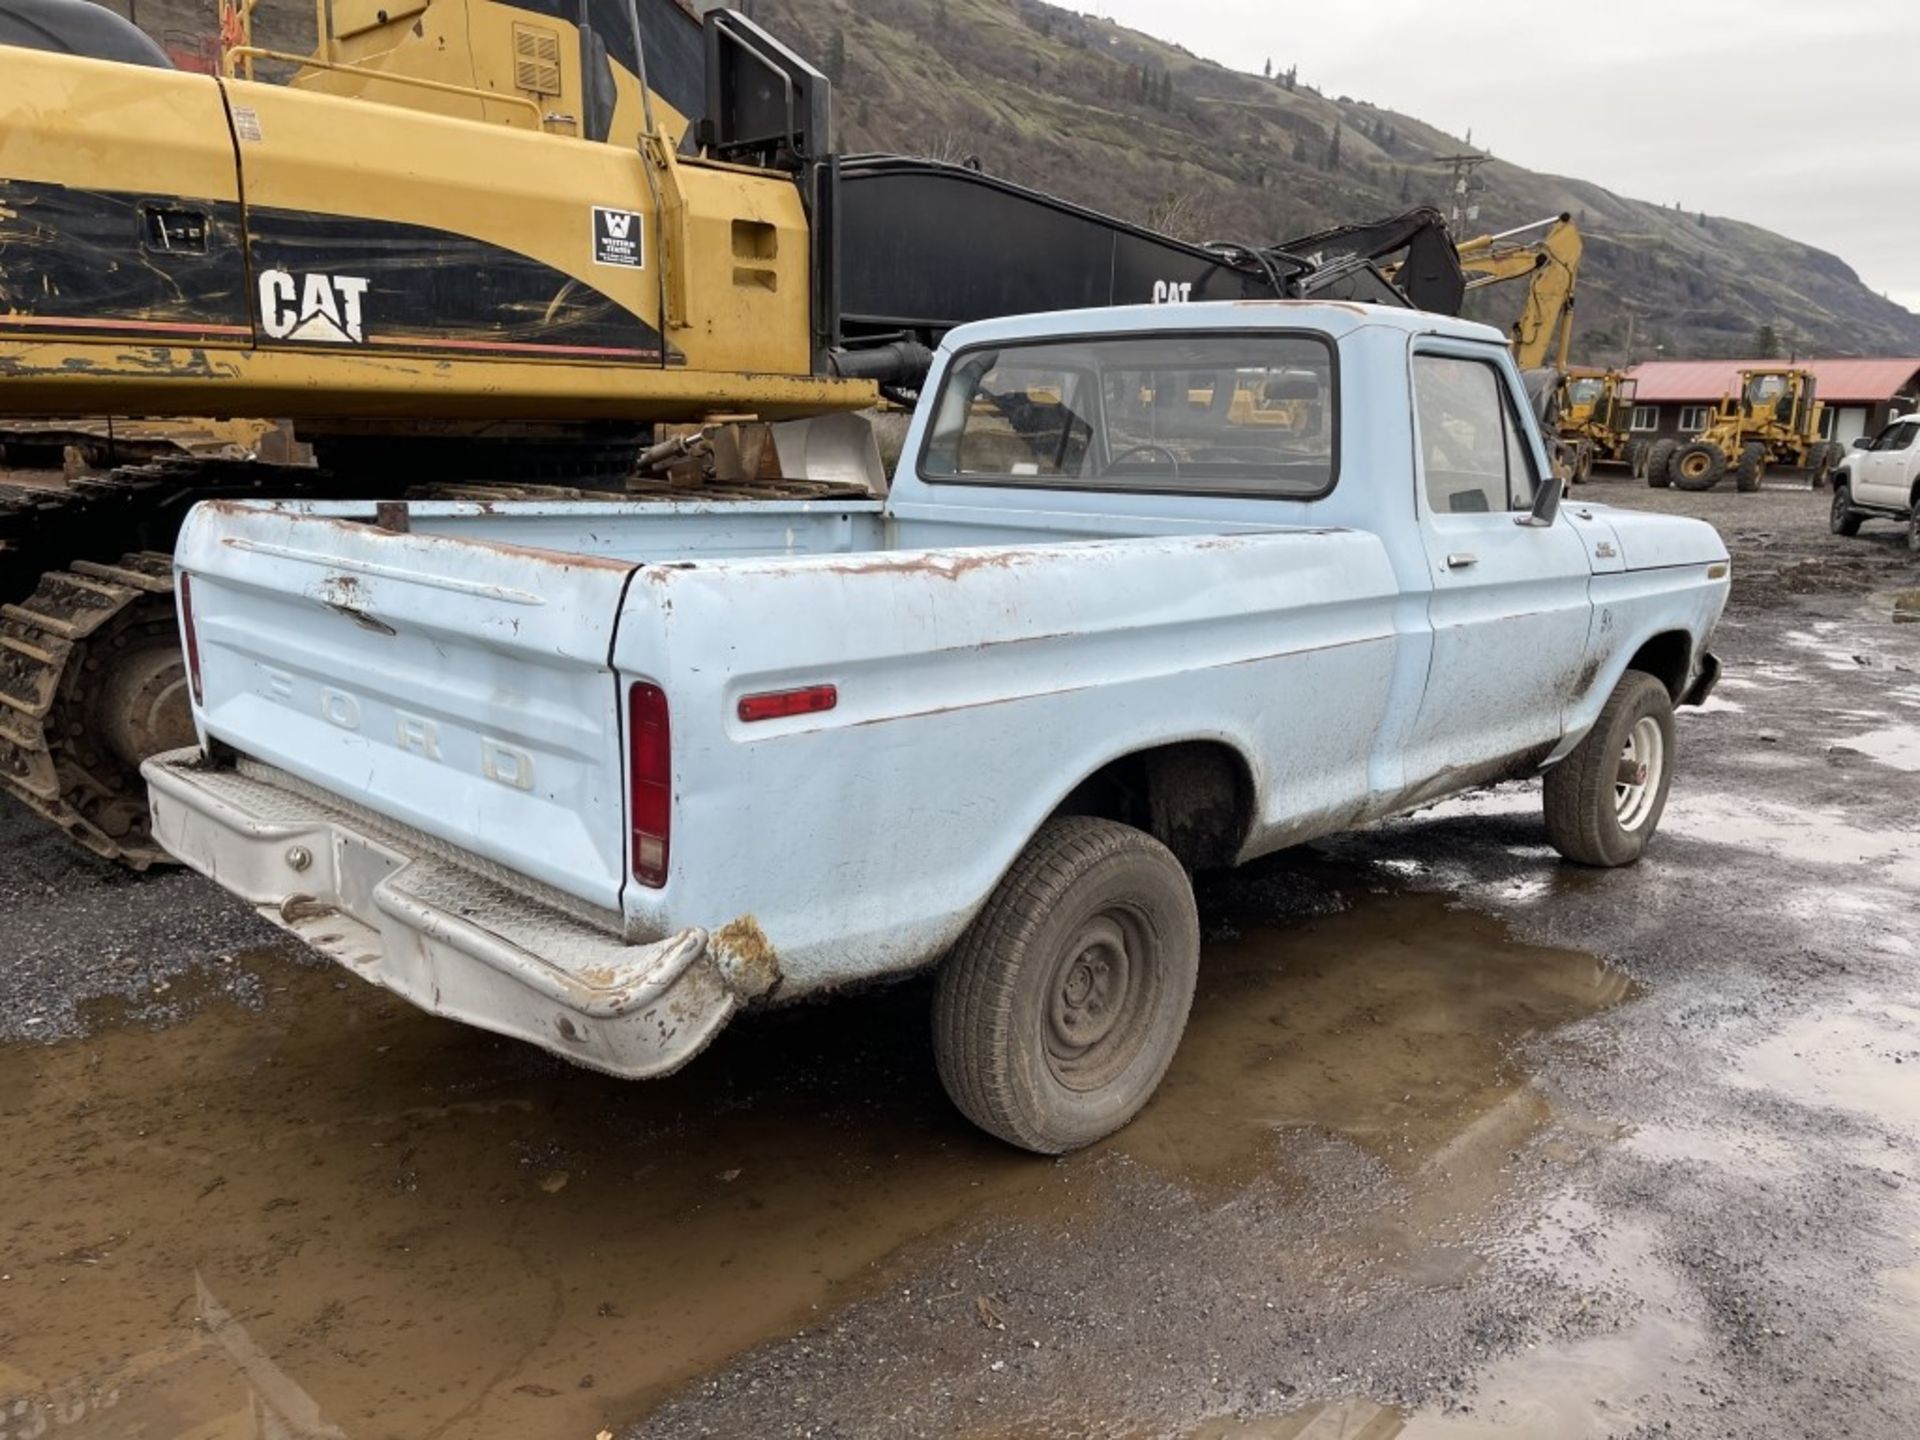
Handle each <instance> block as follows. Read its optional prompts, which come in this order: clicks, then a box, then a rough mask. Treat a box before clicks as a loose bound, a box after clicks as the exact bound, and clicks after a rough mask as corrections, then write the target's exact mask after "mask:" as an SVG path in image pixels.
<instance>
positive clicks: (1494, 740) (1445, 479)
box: [1407, 342, 1592, 789]
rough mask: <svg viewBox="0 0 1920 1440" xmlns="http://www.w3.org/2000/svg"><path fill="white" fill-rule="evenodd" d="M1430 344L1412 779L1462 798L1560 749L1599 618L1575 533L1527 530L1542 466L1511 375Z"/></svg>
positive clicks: (1478, 349) (1420, 395)
mask: <svg viewBox="0 0 1920 1440" xmlns="http://www.w3.org/2000/svg"><path fill="white" fill-rule="evenodd" d="M1430 344H1431V348H1427V347H1423V348H1422V349H1421V350H1419V351H1416V353H1415V354H1414V356H1413V362H1412V363H1413V397H1414V437H1415V438H1414V444H1415V451H1416V457H1415V473H1416V494H1415V500H1414V503H1415V506H1416V509H1417V511H1418V514H1419V523H1420V532H1421V540H1422V544H1423V545H1424V547H1425V551H1426V556H1427V561H1428V566H1429V573H1430V574H1431V576H1432V579H1433V592H1432V596H1431V599H1430V600H1429V619H1430V622H1431V624H1432V626H1433V659H1432V662H1431V664H1430V666H1429V669H1428V672H1427V685H1426V691H1425V694H1424V695H1423V696H1422V699H1421V704H1420V712H1419V717H1418V719H1417V721H1416V722H1415V727H1414V728H1415V734H1414V737H1413V741H1412V744H1411V746H1410V747H1409V751H1408V765H1407V777H1408V779H1409V781H1412V782H1415V783H1416V784H1419V783H1422V782H1426V781H1434V782H1436V785H1435V788H1448V789H1451V788H1457V786H1458V784H1459V781H1460V779H1461V776H1462V774H1463V772H1464V773H1467V774H1472V773H1474V772H1482V773H1484V774H1486V775H1487V777H1488V778H1492V777H1493V776H1494V775H1495V774H1497V773H1498V772H1500V771H1501V770H1503V769H1504V768H1507V767H1509V766H1510V765H1512V764H1513V763H1514V762H1516V761H1517V760H1519V759H1520V758H1522V757H1526V756H1529V755H1532V754H1534V753H1536V752H1537V753H1538V754H1539V755H1540V756H1541V758H1544V755H1545V751H1546V749H1547V748H1549V747H1551V746H1552V745H1553V744H1554V743H1555V742H1556V741H1558V740H1559V738H1560V735H1561V733H1562V724H1563V719H1562V712H1563V708H1564V705H1565V703H1566V701H1567V699H1568V698H1569V696H1570V694H1571V691H1572V688H1573V686H1574V682H1575V679H1576V676H1577V672H1578V670H1579V668H1580V665H1581V663H1582V661H1583V659H1584V656H1585V653H1586V648H1587V626H1588V621H1589V618H1590V614H1591V610H1592V605H1591V602H1590V600H1589V598H1588V589H1589V580H1590V569H1589V565H1588V560H1587V547H1586V542H1585V541H1584V540H1583V539H1582V538H1581V537H1580V535H1579V534H1578V533H1577V532H1576V531H1575V530H1574V528H1573V526H1572V524H1571V522H1570V521H1568V520H1567V519H1566V517H1565V516H1564V515H1563V516H1562V517H1561V518H1559V519H1557V520H1556V521H1555V522H1554V523H1553V524H1552V525H1548V526H1532V525H1526V524H1521V523H1518V522H1520V521H1523V520H1525V519H1526V518H1527V513H1528V510H1529V508H1530V507H1531V505H1532V503H1533V492H1534V489H1535V487H1536V486H1538V485H1539V484H1541V483H1542V481H1541V473H1542V461H1541V457H1540V454H1539V450H1538V447H1537V445H1536V443H1535V438H1534V430H1533V427H1532V426H1531V425H1530V424H1528V423H1527V422H1526V420H1525V418H1524V411H1523V410H1522V409H1521V402H1520V398H1519V392H1518V391H1517V390H1516V388H1515V386H1514V384H1513V383H1512V379H1511V367H1510V366H1509V365H1507V364H1506V363H1504V357H1503V356H1502V355H1500V354H1499V353H1498V352H1496V351H1494V350H1493V349H1492V347H1489V346H1484V345H1480V346H1475V345H1471V344H1448V345H1442V344H1440V343H1439V342H1430ZM1545 483H1549V484H1552V483H1555V482H1553V481H1552V480H1548V481H1547V482H1545Z"/></svg>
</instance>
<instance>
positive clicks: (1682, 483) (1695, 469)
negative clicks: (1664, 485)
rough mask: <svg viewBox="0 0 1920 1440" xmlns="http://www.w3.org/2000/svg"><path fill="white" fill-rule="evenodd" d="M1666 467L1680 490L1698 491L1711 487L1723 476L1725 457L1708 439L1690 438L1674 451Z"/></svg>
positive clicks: (1725, 466)
mask: <svg viewBox="0 0 1920 1440" xmlns="http://www.w3.org/2000/svg"><path fill="white" fill-rule="evenodd" d="M1667 468H1668V470H1669V471H1670V472H1671V473H1672V475H1673V483H1674V484H1675V485H1678V486H1679V487H1680V488H1681V489H1682V490H1690V491H1693V492H1695V493H1698V492H1700V491H1702V490H1711V489H1713V487H1714V486H1716V485H1718V484H1719V483H1720V482H1721V480H1722V479H1724V478H1725V476H1726V473H1727V457H1726V453H1725V452H1724V451H1723V450H1721V448H1720V447H1719V446H1718V445H1715V444H1713V443H1711V442H1710V441H1706V440H1690V441H1688V442H1687V443H1686V444H1685V445H1682V446H1681V447H1680V448H1679V449H1678V450H1676V451H1674V454H1673V459H1672V460H1671V461H1669V462H1668V466H1667Z"/></svg>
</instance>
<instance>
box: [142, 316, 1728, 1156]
mask: <svg viewBox="0 0 1920 1440" xmlns="http://www.w3.org/2000/svg"><path fill="white" fill-rule="evenodd" d="M1548 473H1549V472H1548V468H1547V460H1546V453H1545V449H1544V447H1543V444H1542V441H1541V437H1540V434H1539V432H1538V430H1537V429H1536V427H1535V425H1534V423H1533V421H1532V418H1531V415H1530V412H1529V410H1528V408H1527V406H1526V404H1525V395H1524V391H1523V389H1522V386H1521V381H1520V377H1519V375H1518V374H1517V372H1516V371H1515V369H1514V367H1513V365H1512V362H1511V360H1510V359H1509V356H1508V354H1507V350H1506V347H1505V346H1504V345H1503V343H1502V341H1501V337H1500V336H1498V335H1497V334H1495V333H1494V332H1493V331H1491V330H1488V329H1486V328H1484V327H1482V326H1477V325H1472V324H1467V323H1464V322H1460V321H1455V320H1447V319H1441V318H1437V317H1435V316H1431V315H1424V314H1419V313H1416V312H1409V311H1404V310H1391V309H1379V308H1374V307H1369V306H1359V305H1349V304H1325V303H1312V302H1271V303H1254V304H1238V305H1191V306H1162V307H1152V308H1123V309H1112V310H1100V311H1089V312H1084V313H1062V314H1051V315H1038V316H1026V317H1021V318H1016V319H1010V320H1002V321H994V322H991V323H986V324H979V325H972V326H968V327H965V328H963V329H960V330H957V331H955V332H954V333H953V334H952V335H951V336H950V337H949V339H948V340H947V342H946V343H945V345H944V346H943V347H942V348H941V350H940V352H939V354H938V356H937V357H936V359H935V362H934V366H933V371H932V373H931V375H930V376H929V379H928V382H927V385H926V388H925V391H924V395H923V399H922V401H921V403H920V407H919V409H918V411H917V413H916V414H915V416H914V418H913V423H912V426H911V429H910V431H909V433H908V437H907V441H906V448H905V452H904V455H903V458H902V460H901V462H900V465H899V468H898V473H897V475H896V476H895V478H894V480H893V483H892V486H891V492H890V494H889V495H888V497H887V498H886V499H885V500H884V502H883V501H879V500H874V501H834V502H808V503H775V502H745V503H730V504H718V503H716V504H701V503H686V504H652V503H650V504H621V503H607V504H591V503H587V504H582V503H553V504H544V503H524V504H493V505H478V504H470V503H451V502H442V503H419V504H414V505H412V506H410V507H408V509H407V511H406V513H404V514H402V515H396V514H395V513H394V511H393V508H392V507H383V509H382V511H381V512H380V513H376V511H375V510H374V508H373V507H371V506H363V505H353V504H344V503H343V504H332V505H323V504H272V503H266V502H259V503H249V502H232V501H229V502H218V503H208V504H204V505H202V506H201V507H199V509H198V510H196V511H195V512H194V514H193V515H192V517H191V518H190V519H189V521H188V523H187V526H186V528H185V530H184V532H183V534H182V536H181V539H180V545H179V550H178V555H177V560H176V564H177V569H178V576H179V581H178V584H179V598H180V612H181V616H182V625H183V630H184V640H185V644H186V649H187V654H188V659H189V671H190V678H191V684H192V691H193V701H194V714H195V718H196V721H197V723H198V726H199V733H200V736H201V741H202V744H201V746H200V747H199V748H198V749H195V750H190V751H180V752H175V753H172V754H169V755H165V756H161V757H158V758H156V759H154V760H152V761H150V762H149V763H148V765H147V767H146V773H147V776H148V779H149V781H150V785H151V792H152V799H153V812H154V834H155V835H156V836H157V837H158V838H159V840H160V841H161V843H162V844H164V845H165V846H166V847H167V848H168V849H169V850H171V851H172V852H173V853H174V854H175V855H177V856H179V857H180V859H182V860H183V861H185V862H186V863H187V864H189V865H191V866H193V867H194V868H196V869H198V870H200V871H202V872H203V873H205V874H206V875H209V876H211V877H212V878H213V879H214V880H215V881H217V882H218V883H219V884H221V885H223V886H225V887H226V888H228V889H229V890H232V891H234V892H235V893H237V894H239V895H241V896H243V897H245V898H246V899H247V900H249V901H251V902H252V903H253V904H255V905H256V906H258V907H259V908H260V910H261V912H262V913H263V914H265V915H266V916H268V917H269V918H271V919H273V920H275V921H277V922H279V923H280V924H282V925H284V926H285V927H286V928H288V929H289V930H291V931H293V932H294V933H296V934H298V935H299V936H300V937H301V938H303V939H304V940H306V941H307V942H308V943H309V944H310V945H312V946H314V947H315V948H317V949H319V950H321V951H324V952H325V953H326V954H328V955H331V956H333V957H334V958H336V959H337V960H339V961H340V962H341V963H342V964H344V965H346V966H347V967H349V968H350V969H352V970H354V971H355V972H357V973H358V974H360V975H362V976H363V977H365V978H366V979H368V980H371V981H373V982H374V983H376V984H379V985H383V986H386V987H388V988H389V989H392V990H394V991H396V992H398V993H399V994H401V995H404V996H406V997H407V998H408V999H410V1000H412V1001H413V1002H415V1003H416V1004H418V1005H420V1006H423V1007H425V1008H426V1009H428V1010H431V1011H433V1012H435V1013H437V1014H442V1015H449V1016H452V1017H454V1018H456V1019H460V1020H464V1021H467V1022H469V1023H472V1024H475V1025H479V1026H484V1027H486V1028H487V1029H490V1030H495V1031H499V1032H502V1033H505V1034H509V1035H515V1036H519V1037H521V1038H522V1039H525V1040H529V1041H531V1042H533V1043H534V1044H536V1045H540V1046H543V1047H545V1048H546V1049H548V1050H551V1051H553V1052H554V1053H556V1054H559V1055H563V1056H565V1057H567V1058H568V1059H570V1060H574V1061H577V1062H578V1063H580V1064H583V1065H588V1066H593V1067H596V1068H598V1069H602V1070H607V1071H611V1072H613V1073H615V1074H619V1075H628V1076H649V1075H659V1074H663V1073H665V1072H667V1071H670V1070H672V1069H674V1068H675V1067H676V1066H679V1065H681V1064H684V1063H685V1062H686V1061H688V1060H689V1059H691V1058H692V1057H693V1056H694V1055H695V1054H696V1053H697V1052H698V1051H699V1050H700V1049H701V1047H702V1046H704V1045H705V1044H706V1043H707V1042H708V1040H710V1039H711V1038H712V1037H713V1035H714V1034H715V1033H716V1032H717V1031H718V1030H719V1029H720V1028H721V1027H722V1026H723V1025H725V1024H726V1023H727V1021H728V1020H729V1018H730V1017H732V1016H733V1015H734V1014H735V1012H736V1011H738V1010H739V1009H740V1008H741V1007H743V1006H747V1005H755V1004H769V1003H776V1002H781V1001H787V1000H794V999H798V998H801V997H803V996H810V995H818V994H820V993H821V992H824V991H830V990H833V989H835V988H837V987H843V986H848V985H853V984H857V983H860V982H866V981H872V980H875V979H879V978H881V977H888V976H898V975H902V974H906V973H908V972H911V971H915V970H920V969H923V968H926V967H931V966H936V965H937V966H938V967H939V983H938V986H937V989H936V998H935V1001H934V1011H935V1014H934V1025H935V1039H936V1052H937V1056H938V1063H939V1066H940V1070H941V1074H942V1077H943V1079H944V1080H945V1082H946V1085H947V1088H948V1091H949V1093H950V1094H951V1095H952V1097H953V1099H954V1101H955V1102H956V1103H957V1104H958V1105H959V1107H960V1108H961V1109H962V1110H963V1111H965V1112H966V1114H967V1115H968V1116H970V1117H971V1118H972V1119H973V1120H975V1121H976V1122H978V1123H979V1124H980V1125H982V1126H984V1127H985V1128H986V1129H988V1130H990V1131H991V1132H993V1133H994V1134H996V1135H999V1136H1002V1137H1004V1138H1005V1139H1007V1140H1009V1141H1011V1142H1013V1143H1014V1144H1017V1145H1022V1146H1026V1147H1028V1148H1030V1149H1033V1150H1038V1151H1046V1152H1057V1151H1064V1150H1068V1149H1072V1148H1074V1147H1076V1146H1080V1145H1084V1144H1086V1143H1088V1142H1089V1141H1092V1140H1094V1139H1097V1138H1098V1137H1100V1136H1102V1135H1105V1134H1107V1133H1109V1132H1111V1131H1112V1130H1114V1129H1116V1128H1118V1127H1119V1126H1121V1125H1123V1124H1125V1123H1126V1122H1127V1120H1129V1119H1130V1118H1131V1117H1132V1116H1133V1115H1134V1114H1135V1112H1137V1111H1138V1110H1139V1108H1140V1107H1141V1106H1142V1105H1143V1104H1144V1103H1145V1102H1146V1101H1147V1099H1148V1097H1149V1096H1150V1095H1151V1094H1152V1092H1153V1090H1154V1087H1155V1086H1156V1085H1157V1084H1158V1083H1159V1080H1160V1078H1161V1076H1162V1074H1163V1073H1164V1072H1165V1070H1166V1067H1167V1064H1168V1062H1169V1060H1170V1059H1171V1057H1172V1055H1173V1052H1174V1049H1175V1046H1176V1045H1177V1043H1178V1040H1179V1036H1180V1032H1181V1030H1182V1028H1183V1026H1184V1024H1185V1021H1186V1015H1187V1009H1188V1004H1189V1001H1190V999H1191V997H1192V994H1193V988H1194V978H1195V971H1196V967H1197V965H1198V961H1199V948H1200V946H1199V927H1198V923H1197V919H1196V915H1195V908H1194V899H1193V891H1192V887H1191V884H1190V882H1189V875H1190V873H1191V872H1192V871H1193V870H1195V869H1197V868H1204V867H1208V866H1220V865H1231V864H1233V863H1235V862H1238V861H1244V860H1247V859H1250V858H1252V857H1254V856H1257V855H1261V854H1264V853H1266V852H1269V851H1272V850H1276V849H1278V848H1280V847H1282V846H1287V845H1295V844H1298V843H1300V842H1302V841H1306V840H1311V839H1313V838H1315V837H1316V836H1324V835H1327V834H1330V833H1333V832H1335V831H1339V830H1344V829H1347V828H1350V827H1353V826H1356V825H1360V824H1364V823H1366V822H1367V821H1370V820H1374V819H1377V818H1379V817H1381V816H1386V815H1391V814H1393V813H1395V812H1396V811H1402V810H1406V809H1408V808H1409V807H1411V806H1415V805H1418V804H1421V803H1423V802H1425V801H1429V800H1432V799H1434V798H1436V797H1438V796H1442V795H1446V794H1449V793H1452V792H1456V791H1460V790H1465V789H1468V788H1470V787H1474V786H1480V785H1485V784H1488V783H1490V782H1493V781H1497V780H1502V779H1506V778H1510V777H1516V776H1527V775H1534V774H1538V773H1540V772H1541V771H1543V770H1544V771H1545V775H1546V781H1545V793H1546V805H1545V809H1546V832H1547V835H1548V837H1549V838H1550V839H1551V840H1552V841H1553V843H1554V844H1555V845H1556V846H1557V847H1558V848H1559V850H1560V852H1561V853H1562V854H1563V855H1565V856H1567V857H1568V859H1570V860H1574V861H1578V862H1581V863H1585V864H1592V865H1624V864H1628V863H1630V862H1632V861H1633V860H1635V859H1637V858H1638V857H1639V856H1640V854H1641V851H1642V849H1643V848H1644V847H1645V845H1646V844H1647V841H1648V839H1649V838H1650V837H1651V835H1652V834H1653V831H1654V828H1655V827H1656V826H1657V825H1658V824H1659V821H1660V813H1661V809H1662V807H1663V806H1664V805H1665V803H1666V799H1667V790H1668V785H1669V784H1670V782H1671V780H1672V776H1673V768H1674V759H1675V751H1674V729H1673V707H1674V706H1675V705H1677V704H1687V703H1697V702H1699V701H1700V700H1702V699H1703V698H1704V697H1705V695H1706V693H1707V691H1708V690H1709V689H1711V687H1712V685H1713V683H1714V680H1715V678H1716V676H1717V675H1718V671H1719V667H1718V665H1717V663H1716V662H1715V661H1714V659H1713V657H1712V656H1711V655H1710V654H1709V653H1708V650H1707V645H1708V640H1709V637H1710V636H1711V634H1712V631H1713V627H1714V624H1715V622H1716V621H1717V620H1718V618H1719V615H1720V611H1721V608H1722V606H1723V605H1724V604H1725V601H1726V597H1727V588H1728V561H1727V553H1726V550H1725V548H1724V547H1723V546H1722V544H1721V542H1720V538H1719V536H1718V535H1717V534H1716V533H1715V532H1714V531H1713V530H1712V529H1711V528H1710V527H1708V526H1706V525H1704V524H1700V523H1698V522H1695V521H1691V520H1684V519H1676V518H1671V517H1667V516H1657V515H1651V514H1642V513H1635V512H1633V511H1621V510H1613V509H1609V508H1606V507H1603V506H1598V505H1590V504H1584V503H1572V502H1568V503H1562V498H1561V492H1560V487H1559V486H1558V485H1557V484H1555V483H1551V482H1549V483H1546V484H1543V483H1542V477H1544V476H1546V475H1547V474H1548Z"/></svg>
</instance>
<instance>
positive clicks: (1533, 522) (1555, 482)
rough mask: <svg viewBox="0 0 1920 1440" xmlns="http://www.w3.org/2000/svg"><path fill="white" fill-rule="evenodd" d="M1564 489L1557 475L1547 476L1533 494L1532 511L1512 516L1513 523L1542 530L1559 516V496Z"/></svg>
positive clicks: (1563, 484) (1564, 486)
mask: <svg viewBox="0 0 1920 1440" xmlns="http://www.w3.org/2000/svg"><path fill="white" fill-rule="evenodd" d="M1565 489H1566V485H1565V483H1564V482H1562V481H1561V479H1560V477H1559V476H1558V475H1549V476H1547V478H1546V479H1544V480H1542V481H1541V482H1540V484H1539V486H1538V488H1536V489H1535V490H1534V492H1533V509H1531V510H1529V511H1528V512H1527V513H1526V514H1524V515H1516V516H1514V517H1513V523H1514V524H1516V525H1525V526H1528V527H1530V528H1532V529H1536V530H1544V529H1545V528H1546V527H1547V526H1549V525H1551V524H1553V522H1554V519H1555V518H1556V517H1557V516H1558V515H1559V514H1560V496H1561V494H1562V492H1563V491H1565Z"/></svg>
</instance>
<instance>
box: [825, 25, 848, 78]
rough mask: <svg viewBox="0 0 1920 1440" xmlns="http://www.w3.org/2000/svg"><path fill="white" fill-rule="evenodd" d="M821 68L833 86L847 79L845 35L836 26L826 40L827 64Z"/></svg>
mask: <svg viewBox="0 0 1920 1440" xmlns="http://www.w3.org/2000/svg"><path fill="white" fill-rule="evenodd" d="M821 68H822V69H823V70H825V71H826V72H827V79H829V80H831V81H832V82H833V83H834V84H835V85H839V84H841V83H843V82H844V81H845V80H846V78H847V34H846V31H844V30H842V29H841V28H840V27H839V26H838V25H836V26H834V27H833V34H832V36H830V37H829V38H828V40H827V63H826V64H825V65H823V66H822V67H821Z"/></svg>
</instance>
